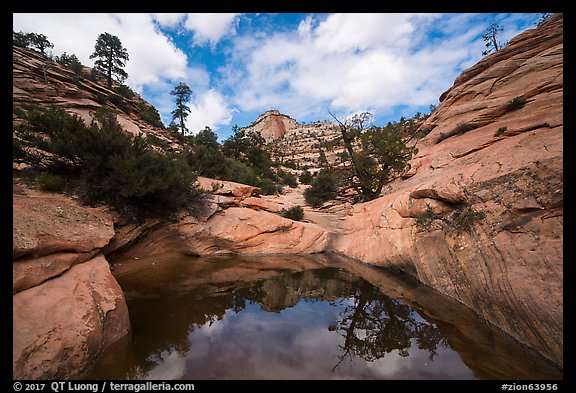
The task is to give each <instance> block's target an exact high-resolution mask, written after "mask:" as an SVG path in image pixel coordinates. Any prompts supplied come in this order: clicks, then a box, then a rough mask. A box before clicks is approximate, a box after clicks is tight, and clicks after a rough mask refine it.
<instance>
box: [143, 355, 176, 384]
mask: <svg viewBox="0 0 576 393" xmlns="http://www.w3.org/2000/svg"><path fill="white" fill-rule="evenodd" d="M185 373H186V357H181V356H180V355H179V354H178V352H177V351H170V352H168V351H162V353H161V354H160V362H158V366H156V367H154V368H153V369H152V370H150V372H149V373H148V375H147V376H146V378H144V379H150V380H172V379H180V378H182V377H183V376H184V374H185Z"/></svg>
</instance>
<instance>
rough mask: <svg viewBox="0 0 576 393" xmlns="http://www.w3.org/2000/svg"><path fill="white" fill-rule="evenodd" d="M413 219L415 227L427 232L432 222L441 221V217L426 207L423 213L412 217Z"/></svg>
mask: <svg viewBox="0 0 576 393" xmlns="http://www.w3.org/2000/svg"><path fill="white" fill-rule="evenodd" d="M414 219H415V220H416V227H418V228H420V229H426V230H429V229H431V227H432V223H433V222H434V220H438V219H442V216H441V215H440V214H437V213H434V210H432V208H431V207H430V206H428V207H427V208H426V211H425V212H424V213H422V214H420V215H419V216H416V217H414Z"/></svg>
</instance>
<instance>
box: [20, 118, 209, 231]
mask: <svg viewBox="0 0 576 393" xmlns="http://www.w3.org/2000/svg"><path fill="white" fill-rule="evenodd" d="M93 116H94V121H93V122H92V123H91V124H90V125H89V126H88V125H86V124H84V122H83V121H82V119H80V118H79V117H78V116H76V115H69V114H67V113H66V112H65V111H64V110H63V109H61V108H49V109H45V110H39V111H36V112H35V113H33V114H32V116H31V119H32V124H33V127H34V128H33V129H34V130H36V131H39V132H42V133H45V134H46V135H48V136H49V139H47V141H46V144H45V146H43V148H44V150H46V151H47V152H48V153H51V155H50V156H49V160H51V161H50V162H49V163H48V164H47V167H48V169H50V170H51V172H52V173H56V172H66V173H68V175H71V176H78V177H79V179H80V183H81V185H82V186H81V191H80V196H81V199H82V201H83V202H85V203H90V204H94V203H98V202H105V203H107V204H109V205H110V206H112V207H114V208H116V209H117V210H118V211H119V212H120V213H122V214H124V215H128V218H130V219H133V220H140V219H144V218H147V217H164V216H169V215H170V214H171V213H172V212H174V211H176V210H178V209H179V208H182V207H184V206H187V205H189V204H197V205H198V204H201V202H202V200H203V194H202V192H200V191H199V190H198V189H197V188H195V187H194V186H193V183H194V181H195V178H196V175H195V173H194V172H193V171H192V169H191V168H190V167H189V166H188V164H187V162H186V160H185V159H184V157H182V156H180V155H176V154H161V153H158V152H156V151H154V150H152V149H151V148H150V146H149V145H148V143H147V142H146V141H145V139H144V138H143V137H139V136H138V137H135V138H133V137H131V136H130V135H129V134H128V133H126V132H124V130H123V129H122V127H121V126H120V124H118V122H117V120H116V115H115V113H114V112H112V111H110V110H106V109H104V108H101V109H99V110H97V111H96V112H94V114H93ZM29 117H30V116H29Z"/></svg>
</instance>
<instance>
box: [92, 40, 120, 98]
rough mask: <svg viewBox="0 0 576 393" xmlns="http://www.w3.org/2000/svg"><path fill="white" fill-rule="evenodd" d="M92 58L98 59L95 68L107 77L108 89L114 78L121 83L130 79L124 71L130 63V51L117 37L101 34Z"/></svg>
mask: <svg viewBox="0 0 576 393" xmlns="http://www.w3.org/2000/svg"><path fill="white" fill-rule="evenodd" d="M90 58H91V59H94V58H97V59H98V60H96V61H95V62H94V68H96V69H97V70H98V71H100V72H102V73H103V74H104V75H106V78H107V82H108V88H110V87H112V76H116V78H117V80H118V82H120V83H121V82H123V81H124V80H125V79H126V78H128V73H127V72H126V71H124V70H123V67H124V66H125V65H126V61H128V51H127V50H126V48H124V47H123V46H122V43H121V42H120V39H119V38H118V37H116V36H115V35H112V34H109V33H103V34H100V35H99V36H98V39H97V40H96V45H95V46H94V53H92V54H91V55H90Z"/></svg>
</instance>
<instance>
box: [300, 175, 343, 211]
mask: <svg viewBox="0 0 576 393" xmlns="http://www.w3.org/2000/svg"><path fill="white" fill-rule="evenodd" d="M337 192H338V179H337V178H336V175H335V174H334V172H333V171H331V170H326V169H323V170H322V171H320V172H319V173H318V175H317V176H316V177H315V178H314V180H313V181H312V185H311V186H310V188H307V189H306V190H304V199H305V200H306V202H307V203H308V204H309V205H310V206H312V207H320V206H322V204H324V202H326V201H329V200H331V199H334V197H336V193H337Z"/></svg>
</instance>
